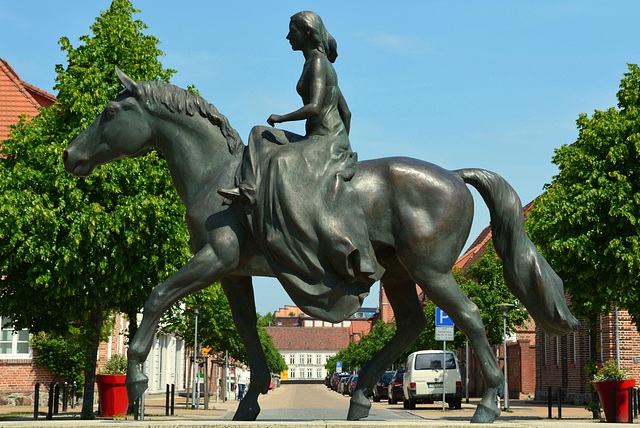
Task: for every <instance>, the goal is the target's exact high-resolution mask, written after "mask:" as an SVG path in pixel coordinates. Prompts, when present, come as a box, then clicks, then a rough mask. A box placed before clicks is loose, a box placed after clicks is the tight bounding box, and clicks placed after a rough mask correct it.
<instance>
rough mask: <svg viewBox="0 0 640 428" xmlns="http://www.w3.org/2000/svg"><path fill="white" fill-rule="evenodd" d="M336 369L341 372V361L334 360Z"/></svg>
mask: <svg viewBox="0 0 640 428" xmlns="http://www.w3.org/2000/svg"><path fill="white" fill-rule="evenodd" d="M336 371H337V372H338V373H342V361H336Z"/></svg>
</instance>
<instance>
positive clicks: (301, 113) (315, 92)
mask: <svg viewBox="0 0 640 428" xmlns="http://www.w3.org/2000/svg"><path fill="white" fill-rule="evenodd" d="M323 66H324V61H323V59H322V58H319V57H317V58H314V59H313V60H312V62H311V66H310V67H309V71H308V73H309V82H310V88H309V102H308V103H306V104H305V105H303V106H302V107H301V108H299V109H298V110H296V111H294V112H291V113H287V114H283V115H279V114H272V115H271V116H269V119H267V123H269V125H271V126H274V124H276V123H282V122H292V121H295V120H306V119H311V118H313V117H315V116H317V115H319V114H320V112H321V110H322V102H323V101H324V91H325V85H326V77H325V73H324V70H323V69H322V67H323Z"/></svg>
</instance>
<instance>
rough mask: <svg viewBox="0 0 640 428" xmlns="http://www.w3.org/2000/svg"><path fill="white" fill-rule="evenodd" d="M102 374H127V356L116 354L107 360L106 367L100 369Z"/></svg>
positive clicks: (99, 371) (99, 372)
mask: <svg viewBox="0 0 640 428" xmlns="http://www.w3.org/2000/svg"><path fill="white" fill-rule="evenodd" d="M98 374H101V375H126V374H127V357H126V356H125V355H121V354H116V355H113V356H112V357H111V358H109V359H108V360H107V362H106V363H105V365H104V368H101V369H100V370H98Z"/></svg>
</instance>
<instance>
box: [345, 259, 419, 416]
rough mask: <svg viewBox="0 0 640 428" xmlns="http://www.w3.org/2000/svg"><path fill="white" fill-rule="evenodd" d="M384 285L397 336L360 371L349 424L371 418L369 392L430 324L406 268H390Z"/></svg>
mask: <svg viewBox="0 0 640 428" xmlns="http://www.w3.org/2000/svg"><path fill="white" fill-rule="evenodd" d="M382 282H383V283H384V289H385V293H386V295H387V298H388V299H389V303H390V304H391V307H392V308H393V311H394V315H395V320H396V333H395V335H394V336H393V338H392V339H391V340H390V341H389V343H387V344H386V345H385V346H384V347H383V348H382V349H381V350H379V351H378V352H377V353H376V354H375V355H374V356H373V358H371V360H369V362H368V363H367V364H365V365H364V367H363V368H362V370H361V371H360V375H359V377H358V384H357V385H356V389H355V391H354V392H353V395H352V397H351V401H350V403H349V413H348V415H347V419H348V420H350V421H352V420H358V419H362V418H365V417H367V416H369V410H370V409H371V402H370V401H369V398H368V397H367V393H366V392H367V391H372V390H373V387H374V386H375V384H376V382H377V381H378V380H379V379H380V377H381V376H382V374H383V373H384V372H385V370H386V369H387V368H388V367H390V366H391V364H393V362H394V361H395V360H396V359H397V358H398V357H399V356H400V355H401V354H402V353H403V352H404V351H405V350H406V349H407V348H408V347H409V346H410V345H411V344H412V343H413V342H414V340H416V338H417V337H418V336H419V335H420V333H421V332H422V331H423V330H424V328H425V327H426V325H427V320H426V318H425V316H424V311H423V310H422V306H421V305H420V300H419V299H418V295H417V293H416V285H415V281H413V280H412V279H411V278H410V277H409V276H408V274H407V273H406V271H405V270H404V269H403V268H401V267H399V266H398V267H396V268H395V269H393V268H391V269H389V268H387V271H386V272H385V275H384V276H383V278H382Z"/></svg>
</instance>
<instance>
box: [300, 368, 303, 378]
mask: <svg viewBox="0 0 640 428" xmlns="http://www.w3.org/2000/svg"><path fill="white" fill-rule="evenodd" d="M300 379H304V369H300Z"/></svg>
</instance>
